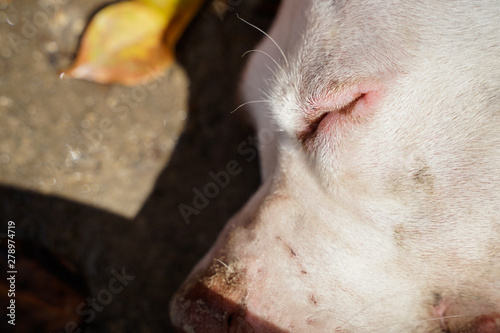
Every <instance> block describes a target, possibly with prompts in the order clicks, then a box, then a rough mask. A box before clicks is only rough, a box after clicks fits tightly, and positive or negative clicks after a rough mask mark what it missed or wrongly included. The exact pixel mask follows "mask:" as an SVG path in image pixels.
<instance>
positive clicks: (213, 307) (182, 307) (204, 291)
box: [170, 260, 253, 333]
mask: <svg viewBox="0 0 500 333" xmlns="http://www.w3.org/2000/svg"><path fill="white" fill-rule="evenodd" d="M243 280H244V279H243V273H242V272H241V271H240V270H239V269H238V268H237V267H236V265H228V264H226V263H224V262H223V261H222V260H214V263H213V264H212V265H211V266H210V267H209V268H208V269H206V270H205V271H203V272H201V273H199V274H195V275H193V276H192V277H191V279H190V280H188V281H187V282H186V283H185V284H184V286H183V287H181V289H180V290H179V291H178V292H177V294H176V295H175V296H174V298H173V299H172V302H171V305H170V316H171V319H172V322H173V324H174V325H175V326H176V327H177V328H178V329H180V331H181V332H186V333H198V332H203V333H212V332H213V333H221V332H253V331H252V330H251V329H250V327H249V326H248V324H247V323H246V322H245V314H246V310H245V306H244V297H245V287H244V283H243Z"/></svg>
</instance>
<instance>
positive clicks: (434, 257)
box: [171, 0, 500, 333]
mask: <svg viewBox="0 0 500 333" xmlns="http://www.w3.org/2000/svg"><path fill="white" fill-rule="evenodd" d="M499 17H500V2H499V1H493V0H486V1H465V0H464V1H434V0H432V1H431V0H429V1H397V0H393V1H375V0H372V1H362V0H352V1H347V0H340V1H334V0H317V1H303V0H285V1H284V2H283V4H282V6H281V8H280V11H279V13H278V16H277V18H276V21H275V23H274V25H273V27H272V29H271V32H270V35H271V37H272V38H273V39H274V41H275V42H276V43H277V44H278V45H279V47H280V48H281V50H280V49H278V47H277V46H276V45H275V44H274V42H273V41H272V40H271V39H269V38H266V39H265V40H264V41H263V42H262V43H261V45H260V47H259V52H256V53H255V54H254V55H253V57H252V58H251V60H250V61H249V65H248V67H247V69H246V72H245V75H244V78H243V84H242V89H243V94H244V96H245V98H246V99H247V100H248V101H262V100H265V102H260V103H257V102H256V103H253V104H251V105H252V112H253V115H254V118H255V123H256V131H257V134H258V135H259V137H260V138H261V139H262V142H261V145H260V148H261V158H262V174H263V184H262V187H261V188H260V190H259V191H258V192H257V193H256V194H255V196H254V197H253V198H252V199H251V200H250V202H249V203H248V204H247V205H246V206H245V207H244V208H243V209H242V210H241V211H240V212H239V213H238V214H237V215H236V216H235V217H234V218H233V219H231V220H230V221H229V222H228V224H227V226H226V228H225V230H224V231H223V232H222V234H221V236H220V237H219V239H218V241H217V243H216V244H215V245H214V247H213V248H212V250H211V251H210V252H209V253H208V254H207V255H206V257H205V258H204V259H203V260H202V261H201V262H200V263H199V264H198V266H197V267H196V268H195V269H194V271H193V273H192V275H191V277H190V278H189V279H188V281H187V282H186V284H185V285H184V286H183V287H182V288H181V290H180V291H179V293H178V294H177V295H176V297H175V298H174V300H173V302H172V311H171V315H172V319H173V322H174V323H175V324H176V325H177V326H178V327H179V328H181V329H183V330H184V331H185V332H189V333H190V332H203V333H207V332H442V331H446V332H500V19H499ZM241 148H242V153H244V151H245V150H244V148H245V147H241Z"/></svg>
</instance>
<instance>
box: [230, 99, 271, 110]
mask: <svg viewBox="0 0 500 333" xmlns="http://www.w3.org/2000/svg"><path fill="white" fill-rule="evenodd" d="M270 102H271V101H270V100H268V99H263V100H260V101H249V102H245V103H243V104H240V106H238V107H237V108H236V109H234V110H233V111H231V113H234V112H236V111H237V110H239V109H240V108H242V107H244V106H245V105H248V104H252V103H270Z"/></svg>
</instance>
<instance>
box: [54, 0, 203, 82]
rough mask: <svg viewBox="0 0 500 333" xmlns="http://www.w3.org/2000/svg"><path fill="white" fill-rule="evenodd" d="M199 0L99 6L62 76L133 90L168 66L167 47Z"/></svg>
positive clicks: (170, 51) (154, 0)
mask: <svg viewBox="0 0 500 333" xmlns="http://www.w3.org/2000/svg"><path fill="white" fill-rule="evenodd" d="M202 2H203V0H180V1H179V0H170V1H169V0H140V1H127V2H119V3H116V4H112V5H110V6H107V7H105V8H104V9H102V10H101V11H99V12H98V13H97V14H96V15H95V17H94V18H93V19H92V20H91V22H90V24H89V26H88V27H87V30H86V31H85V33H84V35H83V37H82V41H81V44H80V48H79V50H78V53H77V57H76V60H75V62H74V64H73V65H72V66H71V68H69V69H68V70H67V71H65V72H64V74H67V75H69V76H71V77H74V78H80V79H86V80H91V81H96V82H99V83H112V82H116V83H121V84H125V85H135V84H140V83H144V82H145V81H147V80H150V79H152V73H161V72H162V71H163V70H164V69H166V68H167V67H168V66H169V65H170V64H171V63H172V61H173V59H174V55H173V48H174V44H175V43H176V42H177V39H178V37H179V36H180V34H181V33H182V31H183V30H184V28H185V26H186V25H187V23H188V22H189V21H190V20H191V18H192V17H193V16H194V14H195V13H196V11H197V10H198V8H199V5H201V3H202Z"/></svg>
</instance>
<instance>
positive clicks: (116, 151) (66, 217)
mask: <svg viewBox="0 0 500 333" xmlns="http://www.w3.org/2000/svg"><path fill="white" fill-rule="evenodd" d="M276 2H277V1H264V0H239V1H232V0H231V1H229V0H227V1H226V0H218V1H207V3H206V5H205V6H204V8H203V9H202V11H201V12H200V13H199V14H198V16H197V17H196V18H195V20H194V22H193V23H192V24H191V25H190V27H189V28H188V30H187V31H186V33H185V35H184V37H183V38H182V40H181V42H180V43H179V45H178V63H177V64H176V65H175V66H174V67H173V68H172V69H171V70H170V71H168V72H167V73H165V75H164V76H162V77H161V78H160V79H158V80H157V81H156V82H155V83H154V84H151V85H147V86H140V87H135V88H126V87H120V86H116V85H115V86H103V85H98V84H94V83H91V82H85V81H77V80H61V79H59V76H58V72H59V71H60V70H61V69H64V68H67V66H68V65H69V64H70V63H71V60H72V58H73V56H74V52H75V50H76V46H77V43H78V38H79V37H80V35H81V33H82V30H83V29H84V27H85V22H86V21H87V20H88V18H89V17H90V16H91V15H92V14H93V13H94V12H95V11H96V10H97V9H98V8H100V7H102V6H103V5H105V4H106V3H107V2H106V1H102V0H37V1H30V0H14V1H12V3H11V4H10V5H8V6H7V5H5V3H4V2H3V1H0V198H1V201H0V227H1V228H2V229H0V236H1V234H4V235H3V237H5V234H6V233H7V221H15V223H16V235H15V239H16V240H19V241H21V240H23V241H26V242H29V243H32V244H36V245H37V246H38V245H40V246H43V247H44V248H46V249H48V250H50V251H52V252H54V253H56V254H57V255H60V256H63V257H64V258H65V259H67V260H69V261H71V262H73V263H74V264H75V267H77V268H78V272H79V274H80V275H81V276H82V277H83V278H84V281H85V283H86V284H87V286H88V291H87V294H88V296H90V297H96V295H99V293H100V292H101V291H102V290H103V289H106V288H109V283H110V281H111V279H113V277H114V275H113V273H112V271H113V270H115V273H116V272H122V270H123V269H125V271H126V273H127V274H129V275H131V276H135V278H134V279H133V280H130V281H129V283H128V284H127V285H126V286H125V287H124V288H123V290H120V292H117V293H115V294H113V298H112V300H110V301H109V302H108V304H106V305H105V306H103V307H102V309H101V311H100V312H99V311H96V316H95V318H92V319H91V320H88V321H89V323H88V325H87V326H86V329H85V332H111V333H113V332H136V333H137V332H140V333H142V332H172V331H173V330H172V327H171V325H170V322H169V318H168V303H169V299H170V297H171V296H172V294H173V292H174V291H175V290H176V288H177V287H178V286H179V285H180V284H181V283H182V281H183V279H184V278H185V277H186V276H187V274H188V273H189V271H190V269H191V268H192V267H193V266H194V264H195V263H196V262H197V261H198V260H199V259H200V258H201V256H202V255H203V254H204V253H205V252H206V251H207V249H208V248H209V247H210V245H211V244H212V243H213V242H214V240H215V238H216V236H217V234H218V232H219V230H220V229H221V228H222V227H223V225H224V224H225V222H226V220H227V219H228V218H229V217H230V216H231V215H233V214H234V213H235V212H236V211H237V210H238V209H239V208H241V206H242V205H243V204H244V203H245V201H246V200H247V199H248V197H249V196H250V195H251V194H252V192H253V191H254V190H255V189H256V188H257V186H258V183H259V174H258V161H257V160H253V161H251V162H247V161H246V160H245V157H244V156H241V155H240V154H238V152H237V146H238V145H239V144H240V143H242V142H244V141H247V140H248V137H249V136H250V135H252V131H251V129H250V128H249V127H248V126H247V125H246V124H245V123H244V121H242V119H241V117H239V116H238V114H237V113H235V114H232V113H231V111H232V110H233V109H234V108H235V106H236V104H237V102H236V100H235V95H236V86H237V82H238V77H239V75H240V72H241V69H242V66H243V65H244V63H245V60H246V59H245V58H241V55H242V54H243V53H244V52H245V51H247V50H249V49H251V48H252V47H253V46H254V45H255V44H256V42H257V41H258V40H259V39H260V38H261V37H262V36H261V34H260V33H259V32H258V31H256V30H255V29H253V28H251V27H249V26H248V25H246V24H244V23H243V22H241V21H240V20H238V19H237V18H236V16H235V13H239V14H240V16H242V17H244V18H245V19H247V20H249V21H251V22H252V23H254V24H256V25H257V26H259V27H261V28H267V27H268V25H269V23H270V22H271V20H272V17H273V15H274V12H275V9H276ZM231 160H235V161H236V162H237V163H238V164H239V165H240V166H241V168H242V172H241V173H240V174H238V175H236V176H233V177H231V179H230V183H229V185H228V186H227V187H225V188H221V189H220V191H219V194H218V195H217V196H216V197H215V198H213V199H209V202H208V203H207V204H206V207H203V208H202V209H199V210H198V212H197V214H193V215H191V216H190V217H189V219H186V218H185V216H183V214H182V213H181V211H180V210H179V205H180V204H185V205H186V206H193V199H194V197H195V193H196V189H199V190H203V188H204V186H205V185H206V184H208V183H210V182H211V181H212V179H211V176H210V174H211V172H214V173H217V172H219V171H221V170H224V169H225V168H226V166H227V164H228V162H229V161H231ZM2 270H4V269H3V268H2ZM2 274H3V273H2ZM31 278H34V279H36V276H34V277H31ZM2 297H3V296H2ZM84 319H90V316H87V317H85V318H84ZM22 320H29V318H18V321H22ZM2 321H3V319H2ZM2 327H3V326H2Z"/></svg>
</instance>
